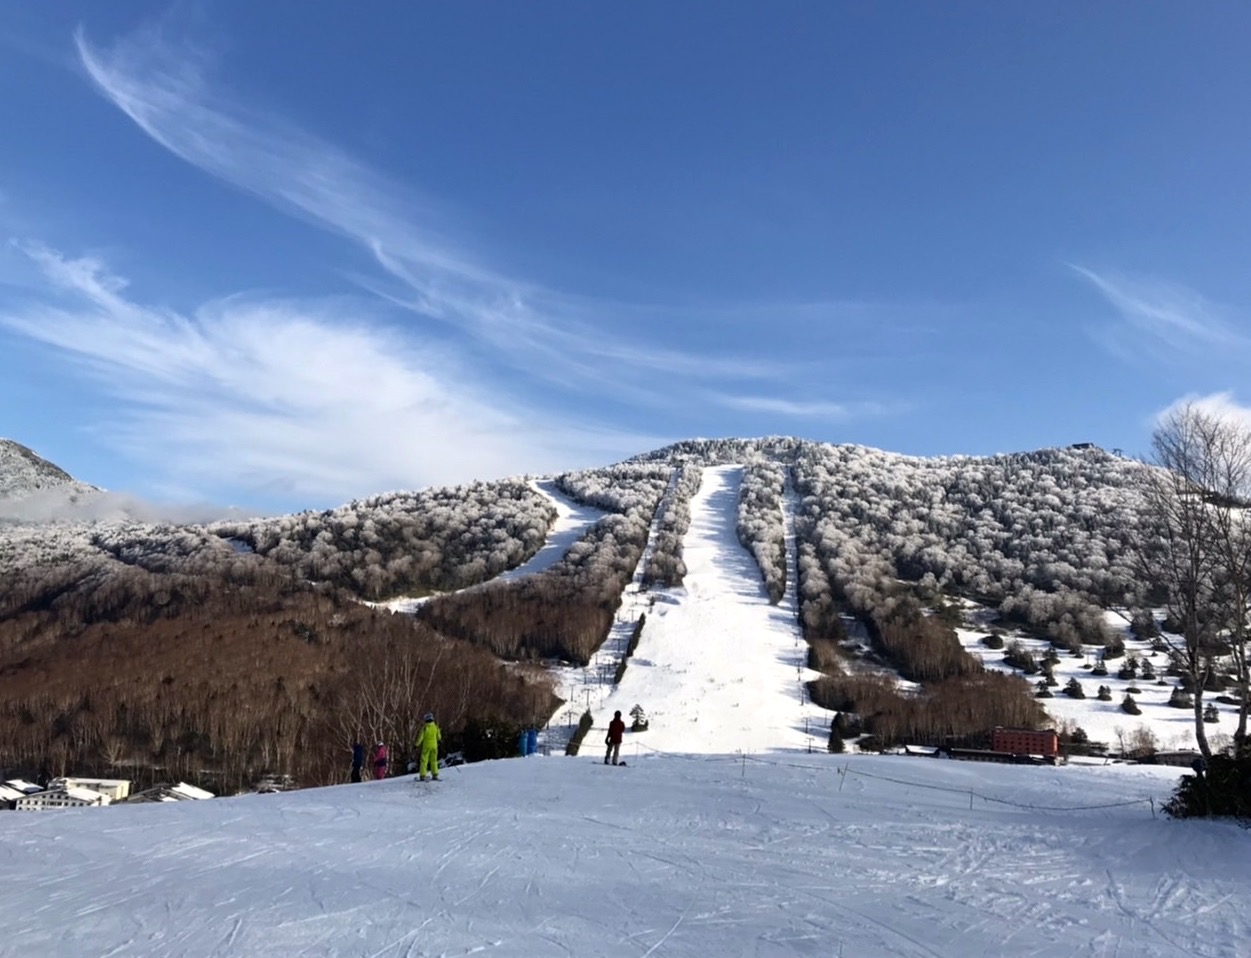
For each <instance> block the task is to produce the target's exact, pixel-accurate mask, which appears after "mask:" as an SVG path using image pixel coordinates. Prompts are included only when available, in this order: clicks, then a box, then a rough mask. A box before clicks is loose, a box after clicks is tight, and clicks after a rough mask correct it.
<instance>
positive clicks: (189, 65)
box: [75, 27, 872, 402]
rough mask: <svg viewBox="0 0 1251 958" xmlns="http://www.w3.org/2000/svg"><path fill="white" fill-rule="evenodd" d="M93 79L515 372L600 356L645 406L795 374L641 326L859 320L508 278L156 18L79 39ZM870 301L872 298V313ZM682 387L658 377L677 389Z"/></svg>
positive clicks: (555, 372)
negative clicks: (636, 300)
mask: <svg viewBox="0 0 1251 958" xmlns="http://www.w3.org/2000/svg"><path fill="white" fill-rule="evenodd" d="M75 41H76V44H77V49H78V54H79V57H80V59H81V62H82V65H83V68H84V69H85V70H86V72H87V74H88V76H89V77H90V78H91V80H92V82H93V83H94V84H95V86H96V88H97V89H98V90H99V91H100V92H101V93H102V94H103V95H104V96H105V97H106V98H107V99H108V100H109V101H111V102H112V103H113V104H114V105H116V106H117V107H118V108H119V109H120V110H122V111H123V112H124V113H125V114H126V115H127V116H129V117H130V118H131V119H132V120H133V121H134V122H135V123H136V124H137V125H138V126H139V127H140V129H142V130H143V131H144V132H145V133H147V134H148V135H149V136H150V137H151V138H152V139H153V140H155V141H156V142H158V143H160V144H161V145H162V146H164V147H165V148H166V149H168V150H170V151H171V152H172V153H174V154H175V155H177V156H179V157H181V158H182V159H183V160H185V161H186V162H188V163H190V164H192V165H193V166H195V167H197V168H199V169H201V170H203V171H205V172H206V173H209V174H211V175H213V176H216V177H218V178H220V179H222V180H224V181H225V182H227V183H229V184H231V185H233V186H235V187H236V188H238V189H242V190H244V191H246V192H249V193H251V194H253V195H255V196H257V197H259V198H261V199H262V200H264V201H265V202H268V203H270V204H272V205H274V206H275V207H277V208H279V209H282V210H285V211H287V212H289V213H292V214H293V215H296V216H299V217H301V218H303V219H305V220H308V221H310V222H312V223H315V224H317V225H319V226H321V227H322V228H324V229H327V230H330V231H331V232H334V233H337V234H339V235H341V236H343V237H345V238H347V239H349V240H350V241H352V242H354V243H356V244H358V245H359V246H360V247H361V248H363V249H365V250H366V251H367V252H368V253H369V254H370V255H371V256H372V257H373V259H374V261H375V262H376V263H377V265H378V266H379V267H381V269H382V271H383V272H384V274H385V275H386V276H387V277H388V278H389V279H390V281H391V288H385V287H384V286H383V285H382V284H379V283H377V282H370V281H368V280H366V286H367V287H368V288H370V289H371V290H372V291H374V292H377V293H380V294H381V295H384V296H386V298H388V299H389V300H390V301H391V302H393V303H395V304H397V305H400V306H402V307H403V308H405V309H406V310H409V311H410V312H412V313H413V314H415V315H417V316H420V317H422V318H423V319H426V320H433V321H436V322H440V323H444V324H447V325H449V326H451V327H453V328H454V329H456V330H457V331H459V332H461V333H463V334H465V335H468V336H470V337H472V338H473V339H474V340H476V341H477V342H478V343H479V344H482V345H485V346H486V347H488V348H489V349H490V350H492V351H493V352H494V354H495V356H496V357H497V359H498V360H499V361H500V362H501V363H503V364H507V365H509V367H510V368H511V369H512V370H513V371H514V372H516V373H517V374H518V375H521V376H525V377H529V378H532V379H535V380H540V381H543V382H546V383H547V384H549V385H550V384H553V383H555V384H559V385H560V386H561V387H562V388H573V389H583V390H591V391H598V390H602V388H603V384H604V380H605V375H606V369H605V367H606V365H611V370H610V375H611V376H612V377H613V380H614V389H615V391H617V392H618V393H621V394H628V395H632V396H633V397H634V398H635V399H636V400H639V401H644V402H645V401H647V399H648V397H649V396H654V395H655V392H656V377H657V376H658V375H661V376H671V375H672V374H675V373H676V374H679V375H680V376H681V377H683V379H684V380H686V381H690V383H691V386H692V388H694V386H695V385H697V384H700V383H702V384H705V385H706V384H709V383H716V382H717V381H725V380H733V381H735V382H742V381H744V380H751V381H756V382H758V383H761V384H765V383H769V382H778V381H781V380H783V379H784V378H788V379H793V378H794V375H795V374H796V372H797V371H798V368H799V367H802V366H803V365H804V364H803V363H800V364H798V365H797V364H796V363H794V362H793V361H783V360H782V359H779V358H768V359H766V358H763V357H762V356H761V355H760V350H758V349H755V348H751V349H749V351H748V352H746V353H741V352H736V351H735V345H734V344H735V343H738V342H741V340H735V339H733V338H731V339H729V340H727V341H725V342H718V343H716V345H715V346H709V347H707V348H701V349H699V350H683V349H678V348H674V347H672V346H667V345H664V344H663V343H661V342H657V341H656V340H652V341H648V340H646V339H640V338H639V337H638V336H631V335H629V332H628V331H630V330H634V329H637V328H638V327H639V321H640V320H646V321H647V323H648V324H649V325H655V324H671V325H672V326H678V327H685V328H698V327H707V326H709V325H711V326H718V325H723V324H726V323H731V322H737V321H738V320H740V319H741V318H742V317H743V316H744V315H746V314H748V313H754V314H755V315H757V316H758V317H759V318H760V326H761V327H763V328H764V329H765V330H769V329H774V328H778V327H779V326H780V327H783V328H791V329H794V328H803V327H805V326H808V325H810V324H814V323H815V324H821V325H828V324H830V323H840V322H843V321H848V322H863V321H864V319H865V312H866V307H865V304H861V303H844V302H829V303H801V304H782V305H756V306H749V307H715V306H714V307H709V308H699V309H695V308H689V307H688V308H678V307H666V306H663V305H661V306H639V305H634V304H622V303H616V302H608V301H604V300H597V299H594V298H590V297H586V296H581V295H574V294H569V293H564V292H560V291H556V290H552V289H549V288H546V287H545V286H543V285H542V284H539V283H534V282H528V281H525V280H521V279H518V278H516V277H512V276H509V275H506V274H505V273H504V272H501V271H499V270H497V269H495V268H493V267H492V266H490V265H489V264H487V263H485V262H483V261H482V260H481V259H480V258H478V257H476V256H474V255H473V253H472V252H471V247H472V243H469V242H466V241H464V240H463V239H462V238H460V231H458V230H457V229H456V228H455V226H454V221H455V219H456V218H455V217H454V216H453V215H451V214H449V212H448V211H447V210H446V209H444V208H442V207H441V206H440V204H438V203H437V202H434V201H432V200H430V199H429V198H421V197H418V196H416V195H415V194H414V192H413V190H412V189H411V188H409V187H407V186H405V185H402V184H398V183H396V182H394V181H392V180H390V179H388V178H386V177H384V176H382V175H380V174H378V173H377V172H376V171H374V170H373V169H371V168H370V167H368V166H367V165H365V164H363V163H361V162H359V161H357V160H356V159H354V158H353V157H351V156H349V155H348V154H346V153H345V152H343V151H342V150H340V149H338V148H336V147H335V146H333V145H332V144H329V143H326V142H324V141H322V140H320V139H318V138H316V137H313V136H310V135H309V134H307V133H306V132H304V131H302V130H300V129H298V128H295V127H293V126H292V125H290V124H289V123H286V122H284V121H283V120H282V119H280V118H278V117H274V116H272V115H268V114H261V113H259V112H257V111H255V110H251V109H248V108H246V107H244V106H242V105H240V104H239V103H238V102H233V101H231V100H230V99H228V98H226V97H223V96H221V95H220V94H219V93H217V92H216V91H215V90H214V88H213V87H212V85H211V84H210V83H209V82H208V80H207V76H208V68H209V62H208V60H209V58H208V57H207V56H206V55H204V54H203V53H202V52H201V51H198V50H197V49H196V48H195V47H194V46H191V45H188V44H186V43H172V42H170V41H169V40H168V38H167V36H166V34H165V33H164V32H163V28H161V27H150V28H148V29H145V30H141V31H139V32H136V33H134V34H132V35H130V36H128V37H125V38H123V39H121V40H119V41H118V42H116V43H115V44H114V45H112V46H111V47H109V48H108V49H103V48H100V47H98V46H96V45H95V44H93V43H91V42H90V41H89V40H88V38H87V37H86V35H85V33H84V32H83V31H82V30H79V31H78V33H77V34H76V36H75ZM871 308H872V307H870V309H871ZM684 385H685V383H684V382H678V383H674V382H673V381H671V380H670V381H668V382H667V386H668V388H669V389H671V390H673V389H678V390H681V389H682V388H683V387H684Z"/></svg>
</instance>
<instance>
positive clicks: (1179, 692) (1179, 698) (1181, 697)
mask: <svg viewBox="0 0 1251 958" xmlns="http://www.w3.org/2000/svg"><path fill="white" fill-rule="evenodd" d="M1168 704H1169V705H1170V706H1171V707H1172V708H1175V709H1192V708H1194V707H1195V700H1194V697H1193V696H1192V695H1191V694H1190V693H1189V692H1186V691H1183V689H1182V688H1181V686H1177V687H1176V688H1174V689H1173V694H1172V695H1170V696H1169V697H1168Z"/></svg>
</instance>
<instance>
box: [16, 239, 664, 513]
mask: <svg viewBox="0 0 1251 958" xmlns="http://www.w3.org/2000/svg"><path fill="white" fill-rule="evenodd" d="M25 250H26V252H27V254H28V255H29V256H30V257H31V259H32V260H34V261H35V262H36V263H37V264H38V265H39V267H40V268H41V270H42V271H43V273H44V275H45V276H46V278H47V279H48V281H49V283H50V284H51V285H52V286H53V288H54V289H55V290H56V291H57V292H58V293H59V294H60V300H61V301H60V302H58V303H57V304H55V305H54V304H50V303H45V304H41V305H37V306H30V307H27V308H24V309H22V310H20V311H18V312H15V313H10V314H8V315H5V316H3V317H0V323H2V324H3V325H4V326H6V327H7V328H9V329H11V330H13V331H16V332H18V333H21V334H23V335H25V336H28V337H30V338H32V339H35V340H37V341H40V342H43V343H45V344H47V345H49V346H52V347H55V348H56V349H57V350H59V351H62V352H63V353H66V354H68V355H71V356H73V357H75V358H77V359H78V360H79V361H81V362H82V363H84V364H85V365H86V366H87V367H88V368H89V369H90V370H91V371H92V372H93V373H94V374H96V375H97V376H98V378H99V380H100V381H101V382H103V383H105V384H106V386H107V388H108V389H109V390H110V391H111V392H113V393H114V394H115V395H117V396H118V397H119V398H121V399H123V400H125V401H126V402H128V403H129V404H130V408H131V409H132V412H131V414H130V415H129V417H128V418H127V419H125V420H124V421H123V422H121V423H119V424H117V425H116V426H115V427H114V429H115V432H116V435H117V438H118V440H119V441H120V442H121V443H122V444H123V445H124V446H125V447H126V448H127V449H128V450H129V451H131V452H132V453H133V454H135V455H136V456H138V457H140V458H142V459H143V460H145V461H147V462H148V463H150V464H151V465H153V467H154V469H155V471H156V472H157V473H158V474H160V475H162V476H168V477H172V478H173V479H174V480H175V481H179V482H183V483H185V484H186V485H188V486H190V487H192V488H196V489H200V490H204V487H205V485H206V484H213V485H217V486H227V487H230V488H232V489H236V490H252V491H253V493H254V494H256V495H271V496H283V497H292V498H296V497H304V498H308V497H319V498H324V497H327V496H338V497H348V496H351V495H360V494H362V493H365V492H373V491H377V490H379V489H380V488H389V487H412V486H418V485H426V484H446V483H455V482H461V481H465V480H467V479H470V478H475V477H480V478H495V477H497V476H501V475H507V474H510V473H515V472H523V471H548V470H551V469H553V468H563V467H565V466H566V465H569V464H582V465H589V464H592V463H593V462H594V461H596V458H597V457H598V456H602V455H612V456H620V455H624V454H627V453H629V452H633V451H637V449H638V448H639V446H638V443H642V442H646V441H648V440H647V439H645V438H644V437H639V436H625V435H621V434H613V433H611V432H608V431H599V430H595V429H593V428H589V427H578V426H577V425H570V424H567V423H556V422H551V421H547V420H545V419H544V418H543V417H539V416H536V415H535V414H534V413H533V412H529V411H526V412H520V411H519V412H518V413H517V414H512V413H507V412H503V411H502V410H504V409H507V408H509V404H508V403H507V402H506V401H505V400H504V399H503V398H501V397H500V396H498V395H495V394H493V393H492V392H491V390H489V389H488V388H485V387H484V386H483V385H482V384H481V383H479V382H478V381H476V379H475V378H474V377H473V376H471V375H469V374H467V373H466V372H465V371H464V370H462V369H460V368H459V366H458V364H457V362H456V361H455V358H454V357H452V356H450V355H448V354H446V353H444V352H441V351H439V350H436V349H434V348H432V347H430V346H429V344H417V343H414V342H413V341H412V339H411V337H399V336H397V335H394V334H391V333H388V332H387V331H385V329H384V328H381V327H380V326H379V325H377V324H376V323H370V322H368V319H370V317H369V313H368V310H367V309H365V308H364V307H363V306H361V305H360V304H357V303H353V302H350V301H336V302H325V301H320V302H301V301H295V300H280V299H258V298H248V297H231V298H228V299H223V300H217V301H213V302H210V303H206V304H204V305H203V306H201V307H200V308H199V309H197V310H195V311H194V312H193V313H192V314H190V315H183V314H181V313H178V312H175V311H172V310H168V309H156V308H151V307H147V306H144V305H141V304H139V303H136V302H134V301H133V300H131V299H129V298H127V296H126V295H125V292H126V282H125V281H124V280H123V279H121V278H120V277H118V276H116V275H114V274H112V273H110V272H109V271H108V270H107V269H106V268H105V266H104V264H102V263H101V262H99V261H98V260H95V259H91V258H80V259H70V258H66V257H64V256H62V255H61V254H59V253H57V252H55V251H53V250H50V249H48V248H46V247H42V246H37V245H29V244H28V245H27V246H26V247H25Z"/></svg>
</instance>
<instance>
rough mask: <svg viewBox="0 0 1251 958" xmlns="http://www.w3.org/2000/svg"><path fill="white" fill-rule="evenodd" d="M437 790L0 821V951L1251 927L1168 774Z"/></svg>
mask: <svg viewBox="0 0 1251 958" xmlns="http://www.w3.org/2000/svg"><path fill="white" fill-rule="evenodd" d="M844 767H845V768H847V769H848V773H847V775H846V776H845V780H844V778H843V777H842V776H840V774H839V771H838V770H839V769H840V768H844ZM443 779H444V780H443V781H440V782H439V783H437V784H435V783H429V784H424V785H418V784H416V783H414V782H413V780H412V779H411V778H402V779H391V780H388V781H385V782H380V783H368V784H364V785H342V786H335V787H331V788H321V789H309V790H306V791H301V792H292V793H287V794H278V795H255V796H244V797H239V798H231V799H218V800H215V801H211V802H187V803H177V804H173V805H155V806H154V805H144V806H136V807H126V806H121V807H117V808H108V809H83V810H74V811H63V812H55V813H42V814H30V813H17V812H12V813H8V814H0V873H3V874H4V875H5V876H6V881H5V883H4V891H3V893H0V928H3V929H4V933H3V937H2V938H0V952H2V953H4V954H6V955H15V956H16V955H38V956H40V958H81V956H85V955H90V956H106V955H108V956H118V955H126V956H128V958H184V956H185V958H228V956H229V958H238V956H264V958H285V956H293V958H294V956H377V958H381V956H417V955H422V956H434V955H440V956H444V955H446V956H452V955H456V956H460V955H471V954H482V955H499V956H510V958H544V956H560V958H564V956H569V955H576V956H629V958H643V956H657V958H659V956H662V955H663V956H668V958H678V956H690V958H706V956H709V955H718V956H721V955H726V956H728V955H759V956H800V955H807V956H817V955H819V956H834V955H840V954H842V955H846V956H856V958H873V956H886V955H890V956H909V958H911V956H951V958H957V956H958V958H973V956H1004V955H1030V956H1034V958H1071V956H1074V955H1090V956H1105V955H1106V956H1112V955H1121V956H1136V958H1157V956H1177V958H1181V956H1188V958H1203V956H1212V958H1216V956H1220V958H1235V956H1237V955H1240V954H1246V951H1245V949H1246V945H1247V941H1248V937H1247V936H1248V931H1249V930H1251V929H1249V928H1248V922H1251V918H1249V917H1248V916H1251V856H1248V854H1247V847H1248V845H1247V843H1248V840H1249V839H1248V833H1247V832H1245V831H1243V830H1241V829H1239V828H1238V827H1237V826H1234V825H1230V824H1225V823H1210V822H1186V823H1182V822H1175V821H1171V820H1167V819H1165V818H1163V817H1160V818H1153V816H1152V811H1151V807H1150V805H1149V803H1148V799H1152V798H1153V799H1155V800H1156V801H1157V802H1158V801H1159V800H1160V799H1162V798H1163V797H1164V796H1165V795H1166V794H1167V793H1168V791H1169V789H1170V787H1171V785H1172V782H1173V776H1172V775H1171V774H1169V773H1168V771H1167V770H1165V769H1160V768H1151V767H1145V766H1140V767H1133V768H1130V767H1124V766H1118V767H1108V768H1089V767H1082V768H1035V767H1014V766H987V765H979V764H974V763H963V762H950V761H941V760H936V759H922V758H902V757H896V758H891V757H878V756H861V755H857V756H846V757H844V756H831V755H812V756H808V755H803V756H798V755H792V756H789V757H785V756H779V757H777V758H776V759H775V760H773V761H766V760H762V759H751V758H748V759H746V760H737V759H733V758H728V757H721V758H704V759H694V758H688V759H680V758H672V757H655V756H644V757H643V758H642V759H641V760H639V761H632V762H631V764H630V766H629V767H628V768H606V767H605V766H603V765H602V764H601V763H600V762H599V761H598V759H593V758H564V757H560V758H557V757H551V758H543V757H537V756H536V757H533V758H529V759H509V760H504V761H498V762H488V763H482V764H480V765H474V766H468V767H464V768H460V769H448V770H445V771H444V773H443ZM891 779H893V780H894V781H891ZM840 781H843V782H844V784H843V785H842V787H841V789H840V784H839V783H840ZM901 782H913V783H920V785H923V786H925V787H918V786H917V785H909V784H900V783H901ZM970 788H972V789H973V790H974V791H975V792H976V793H977V794H975V795H973V796H972V797H971V796H970V792H969V789H970ZM982 795H984V796H988V797H989V798H991V799H998V800H1003V801H1007V802H1019V803H1024V804H1026V805H1029V804H1033V805H1046V806H1052V807H1054V806H1092V805H1102V804H1111V805H1112V807H1107V808H1089V807H1087V808H1083V809H1078V810H1067V811H1047V810H1038V809H1030V808H1024V807H1019V806H1018V805H1013V804H1002V803H1000V802H999V801H988V800H987V799H986V798H983V797H980V796H982ZM1116 803H1128V804H1116ZM970 804H971V805H972V807H970Z"/></svg>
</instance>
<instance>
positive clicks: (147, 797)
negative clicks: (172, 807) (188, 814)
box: [127, 782, 215, 802]
mask: <svg viewBox="0 0 1251 958" xmlns="http://www.w3.org/2000/svg"><path fill="white" fill-rule="evenodd" d="M214 797H215V796H214V795H213V793H212V792H209V791H205V790H204V789H202V788H196V787H195V786H194V785H188V784H187V783H186V782H179V783H178V784H177V785H156V786H154V787H152V788H145V789H144V790H143V791H142V792H135V794H133V795H131V796H130V798H128V799H127V801H128V802H186V801H203V800H204V799H206V798H214Z"/></svg>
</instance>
